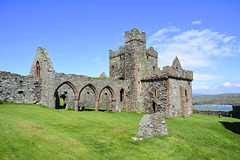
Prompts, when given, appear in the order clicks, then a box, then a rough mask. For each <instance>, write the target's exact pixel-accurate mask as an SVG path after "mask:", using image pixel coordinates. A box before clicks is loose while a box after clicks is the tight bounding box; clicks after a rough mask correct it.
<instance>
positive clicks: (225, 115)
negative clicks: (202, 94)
mask: <svg viewBox="0 0 240 160" xmlns="http://www.w3.org/2000/svg"><path fill="white" fill-rule="evenodd" d="M193 113H194V114H206V115H212V116H219V114H221V115H222V116H224V117H232V111H212V110H196V109H194V110H193Z"/></svg>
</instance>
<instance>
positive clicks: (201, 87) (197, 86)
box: [192, 85, 209, 90]
mask: <svg viewBox="0 0 240 160" xmlns="http://www.w3.org/2000/svg"><path fill="white" fill-rule="evenodd" d="M192 89H193V90H199V89H209V87H208V86H206V85H193V86H192Z"/></svg>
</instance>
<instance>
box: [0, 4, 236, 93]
mask: <svg viewBox="0 0 240 160" xmlns="http://www.w3.org/2000/svg"><path fill="white" fill-rule="evenodd" d="M239 17H240V1H239V0H211V1H209V0H195V1H192V0H191V1H190V0H181V1H179V0H168V1H151V0H148V1H141V0H130V1H127V0H121V1H105V0H102V1H77V0H76V1H74V0H66V1H61V0H57V1H54V0H48V1H45V0H31V1H25V0H21V1H19V0H17V1H14V0H0V24H1V25H0V48H1V51H0V55H1V63H0V70H1V71H8V72H13V73H18V74H21V75H28V74H29V71H30V68H31V65H32V61H33V58H34V56H35V53H36V51H37V48H38V47H39V46H41V47H43V48H46V49H47V51H48V54H49V56H50V58H51V60H52V63H53V66H54V68H55V71H57V72H63V73H73V74H80V75H88V76H92V77H98V76H99V75H100V74H101V73H102V72H105V73H106V74H107V75H108V67H109V66H108V64H109V60H108V51H109V50H110V49H112V50H117V49H118V47H119V46H120V45H123V44H124V31H129V30H131V29H133V28H137V29H138V30H139V31H145V32H146V33H147V47H150V46H153V47H154V48H155V49H156V50H157V51H158V54H159V67H160V68H162V67H163V66H165V65H171V63H172V61H173V59H174V57H175V56H178V58H179V59H180V62H181V64H182V67H183V68H184V69H188V70H192V71H194V81H193V93H194V94H216V93H236V92H238V93H239V92H240V67H239V66H240V65H239V63H240V29H239V28H240V20H239Z"/></svg>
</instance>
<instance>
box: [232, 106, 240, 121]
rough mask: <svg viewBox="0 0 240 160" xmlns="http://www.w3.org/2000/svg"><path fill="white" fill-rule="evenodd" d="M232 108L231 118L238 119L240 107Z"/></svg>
mask: <svg viewBox="0 0 240 160" xmlns="http://www.w3.org/2000/svg"><path fill="white" fill-rule="evenodd" d="M232 108H233V113H232V114H233V117H234V118H240V106H232Z"/></svg>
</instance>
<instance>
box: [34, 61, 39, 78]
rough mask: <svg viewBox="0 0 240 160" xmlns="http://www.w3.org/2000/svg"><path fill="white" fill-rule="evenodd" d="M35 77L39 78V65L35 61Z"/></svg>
mask: <svg viewBox="0 0 240 160" xmlns="http://www.w3.org/2000/svg"><path fill="white" fill-rule="evenodd" d="M35 76H36V77H40V64H39V62H38V61H37V63H36V66H35Z"/></svg>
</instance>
